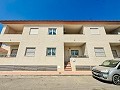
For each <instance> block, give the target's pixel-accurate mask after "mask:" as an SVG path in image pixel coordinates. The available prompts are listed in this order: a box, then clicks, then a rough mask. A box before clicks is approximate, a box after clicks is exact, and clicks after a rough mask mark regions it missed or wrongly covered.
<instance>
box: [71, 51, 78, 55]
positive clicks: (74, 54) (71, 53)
mask: <svg viewBox="0 0 120 90" xmlns="http://www.w3.org/2000/svg"><path fill="white" fill-rule="evenodd" d="M72 51H74V55H72ZM75 51H78V55H75ZM71 56H79V50H71Z"/></svg>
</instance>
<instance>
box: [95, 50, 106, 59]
mask: <svg viewBox="0 0 120 90" xmlns="http://www.w3.org/2000/svg"><path fill="white" fill-rule="evenodd" d="M94 50H95V55H96V57H105V51H104V48H94Z"/></svg>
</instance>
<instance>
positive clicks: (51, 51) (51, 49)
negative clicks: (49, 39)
mask: <svg viewBox="0 0 120 90" xmlns="http://www.w3.org/2000/svg"><path fill="white" fill-rule="evenodd" d="M48 49H50V55H48ZM53 49H55V55H53ZM46 56H56V47H47V48H46Z"/></svg>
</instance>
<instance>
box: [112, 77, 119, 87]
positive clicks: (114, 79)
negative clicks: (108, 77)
mask: <svg viewBox="0 0 120 90" xmlns="http://www.w3.org/2000/svg"><path fill="white" fill-rule="evenodd" d="M112 81H113V83H114V84H115V85H120V75H114V76H113V78H112Z"/></svg>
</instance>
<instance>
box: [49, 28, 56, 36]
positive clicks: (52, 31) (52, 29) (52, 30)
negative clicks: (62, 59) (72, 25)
mask: <svg viewBox="0 0 120 90" xmlns="http://www.w3.org/2000/svg"><path fill="white" fill-rule="evenodd" d="M50 30H51V33H52V34H50V33H49V31H50ZM54 30H55V34H54ZM48 35H57V28H48Z"/></svg>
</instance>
